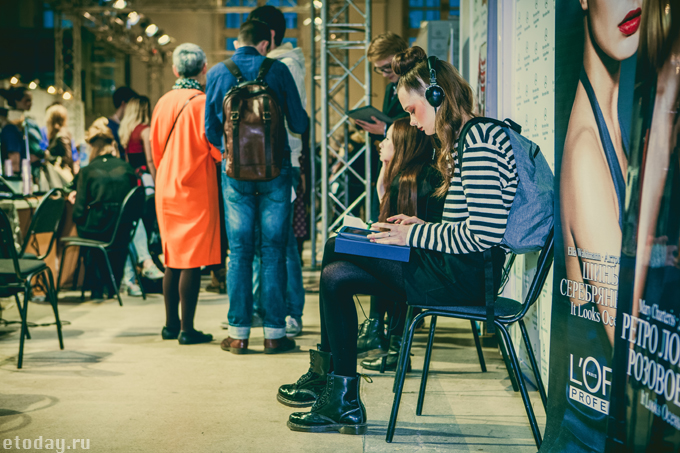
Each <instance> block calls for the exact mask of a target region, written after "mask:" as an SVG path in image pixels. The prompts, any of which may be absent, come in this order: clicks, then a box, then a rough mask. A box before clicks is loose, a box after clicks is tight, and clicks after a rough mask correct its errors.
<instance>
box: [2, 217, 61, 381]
mask: <svg viewBox="0 0 680 453" xmlns="http://www.w3.org/2000/svg"><path fill="white" fill-rule="evenodd" d="M41 275H46V277H47V278H46V280H47V285H46V288H45V291H46V298H47V300H49V302H50V305H52V310H53V311H54V319H55V321H56V326H57V336H58V337H59V348H60V349H64V339H63V337H62V335H61V321H60V320H59V309H58V307H57V296H56V293H55V291H54V278H53V277H52V271H51V270H50V268H49V267H47V264H45V262H44V261H42V260H40V259H20V258H19V254H18V253H17V251H16V248H15V246H14V237H13V235H12V224H11V222H10V221H9V219H8V218H7V214H5V212H4V211H2V210H0V294H1V295H2V296H4V297H9V296H11V295H14V299H15V300H16V303H17V307H18V308H19V313H20V314H21V338H20V339H19V358H18V360H17V368H21V367H22V365H23V360H24V340H25V339H26V338H28V323H27V319H28V317H27V316H28V302H29V301H30V300H31V282H32V280H33V277H36V276H41ZM22 292H23V293H24V303H23V304H22V303H21V300H20V299H19V293H22Z"/></svg>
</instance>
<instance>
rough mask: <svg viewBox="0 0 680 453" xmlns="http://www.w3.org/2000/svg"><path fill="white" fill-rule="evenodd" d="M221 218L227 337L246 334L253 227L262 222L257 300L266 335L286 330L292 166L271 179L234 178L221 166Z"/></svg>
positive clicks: (275, 335)
mask: <svg viewBox="0 0 680 453" xmlns="http://www.w3.org/2000/svg"><path fill="white" fill-rule="evenodd" d="M221 173H222V190H223V193H224V212H225V217H226V219H225V223H226V226H227V238H228V240H229V250H230V252H229V270H228V272H227V291H228V293H229V313H228V315H227V319H228V320H229V336H230V337H231V338H234V339H237V340H244V339H247V338H248V337H249V336H250V326H251V324H252V318H253V258H254V255H255V246H256V243H255V235H256V233H255V229H256V225H259V226H260V239H261V253H262V269H261V277H262V280H261V290H260V292H261V295H260V300H261V302H262V306H263V308H264V310H265V318H264V323H263V324H264V337H265V338H268V339H276V338H281V337H284V336H285V335H286V304H285V293H286V243H287V240H288V234H289V230H290V222H289V220H290V211H291V207H292V205H291V202H290V198H291V190H292V189H291V187H292V180H291V179H292V178H291V167H290V161H287V162H286V164H285V165H284V167H283V168H282V169H281V174H280V175H279V176H278V177H276V178H274V179H273V180H271V181H266V182H260V181H237V180H235V179H233V178H230V177H229V176H227V174H226V173H225V171H224V168H223V169H222V172H221Z"/></svg>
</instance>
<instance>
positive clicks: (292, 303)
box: [253, 167, 305, 321]
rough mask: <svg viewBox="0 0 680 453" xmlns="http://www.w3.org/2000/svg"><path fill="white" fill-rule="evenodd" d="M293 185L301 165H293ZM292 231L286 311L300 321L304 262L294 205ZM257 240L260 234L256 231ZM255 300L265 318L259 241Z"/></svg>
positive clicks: (289, 235) (257, 308)
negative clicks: (261, 291)
mask: <svg viewBox="0 0 680 453" xmlns="http://www.w3.org/2000/svg"><path fill="white" fill-rule="evenodd" d="M292 173H293V178H292V179H293V187H297V186H299V185H300V167H293V168H292ZM289 223H290V225H291V228H290V230H289V231H290V232H289V233H288V245H286V270H287V273H288V282H287V284H286V312H287V315H288V316H290V317H291V318H295V319H297V320H298V321H299V320H300V319H301V318H302V311H303V309H304V308H305V288H304V286H303V285H302V263H301V262H300V254H299V252H298V245H297V239H296V238H295V233H294V231H293V228H292V225H293V206H292V205H291V209H290V222H289ZM255 237H256V240H257V239H258V235H257V233H256V236H255ZM253 301H254V307H255V308H254V309H255V312H256V313H258V314H259V315H260V316H261V317H263V318H264V312H265V310H264V308H263V306H262V304H261V303H260V247H259V242H258V243H256V245H255V259H254V260H253Z"/></svg>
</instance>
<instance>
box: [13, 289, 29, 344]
mask: <svg viewBox="0 0 680 453" xmlns="http://www.w3.org/2000/svg"><path fill="white" fill-rule="evenodd" d="M14 300H15V301H16V303H17V310H18V311H19V317H20V318H21V324H22V325H23V324H24V323H25V321H26V320H25V318H24V311H23V310H22V308H21V301H20V300H19V295H18V294H15V295H14ZM26 339H27V340H30V339H31V334H30V333H29V331H28V323H26Z"/></svg>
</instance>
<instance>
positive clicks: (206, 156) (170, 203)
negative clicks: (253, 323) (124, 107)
mask: <svg viewBox="0 0 680 453" xmlns="http://www.w3.org/2000/svg"><path fill="white" fill-rule="evenodd" d="M195 94H199V96H197V97H195V98H194V99H192V100H191V101H190V102H189V104H187V106H186V107H185V108H184V110H183V111H182V114H181V116H180V117H179V119H178V120H177V124H176V125H175V129H174V130H173V132H172V136H170V139H169V142H168V144H167V147H166V146H165V142H166V140H168V134H170V129H171V128H172V124H173V122H174V121H175V118H177V115H178V114H179V111H180V110H181V109H182V106H183V105H184V104H185V102H186V101H187V100H188V99H189V98H191V97H192V96H194V95H195ZM164 148H165V152H163V149H164ZM151 150H152V151H153V162H154V165H155V166H156V169H157V170H156V214H157V216H158V226H159V228H160V233H161V240H162V242H163V253H164V254H165V265H166V266H168V267H171V268H174V269H190V268H195V267H200V266H208V265H212V264H219V263H220V262H221V261H222V260H221V257H220V218H219V215H220V210H219V205H218V203H219V199H218V194H217V191H218V187H217V176H218V175H217V171H216V168H215V162H217V161H219V160H220V159H221V158H222V156H221V154H220V151H219V150H218V149H217V148H215V147H214V146H212V145H211V144H210V143H209V142H208V139H207V138H206V136H205V94H203V93H201V92H200V91H198V90H193V89H181V90H172V91H170V92H169V93H167V94H165V95H164V96H163V97H162V98H160V99H159V100H158V103H157V104H156V108H155V109H154V112H153V117H152V121H151Z"/></svg>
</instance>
